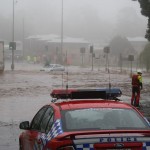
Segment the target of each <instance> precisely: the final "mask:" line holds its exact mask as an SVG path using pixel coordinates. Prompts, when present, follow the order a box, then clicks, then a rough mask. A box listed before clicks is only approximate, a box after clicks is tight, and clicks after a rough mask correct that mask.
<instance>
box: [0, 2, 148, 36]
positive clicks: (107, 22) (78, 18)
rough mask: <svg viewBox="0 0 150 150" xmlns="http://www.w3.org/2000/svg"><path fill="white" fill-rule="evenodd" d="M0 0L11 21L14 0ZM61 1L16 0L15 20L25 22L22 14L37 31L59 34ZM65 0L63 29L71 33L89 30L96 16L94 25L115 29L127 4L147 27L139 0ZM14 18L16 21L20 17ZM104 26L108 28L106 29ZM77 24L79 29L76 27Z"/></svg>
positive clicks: (144, 26) (2, 12) (1, 7)
mask: <svg viewBox="0 0 150 150" xmlns="http://www.w3.org/2000/svg"><path fill="white" fill-rule="evenodd" d="M0 2H1V5H0V15H2V16H4V17H7V18H9V20H10V21H11V20H12V4H13V0H0ZM61 2H62V0H17V3H16V4H15V18H17V19H16V20H18V22H19V19H20V22H22V19H21V18H24V19H25V24H26V27H27V26H29V24H31V25H32V26H33V28H34V30H35V31H34V33H37V34H39V33H40V34H42V33H44V34H45V33H47V34H49V33H51V32H52V31H53V32H54V33H56V32H57V33H56V34H59V33H60V24H61V4H62V3H61ZM63 2H64V3H63V4H64V33H71V31H73V30H74V32H80V31H77V30H79V28H81V29H82V30H86V29H84V27H85V26H90V21H91V22H92V21H93V22H92V23H93V25H95V24H97V22H96V19H98V21H99V23H98V24H97V25H95V26H93V28H98V27H99V26H101V27H102V30H103V31H104V30H107V29H106V28H110V27H111V28H112V30H114V28H115V26H116V24H117V23H118V22H117V21H118V17H119V12H120V10H122V9H124V8H127V7H130V9H131V8H132V9H133V10H135V12H136V14H138V17H140V18H141V20H140V22H141V28H143V29H145V31H146V25H147V18H146V17H144V16H142V15H141V13H140V11H141V9H140V5H139V3H138V2H133V1H132V0H63ZM125 13H126V12H125ZM84 14H86V15H84ZM127 17H128V16H127ZM18 18H19V19H18ZM82 18H83V19H84V20H83V22H82ZM89 18H90V19H89ZM91 18H93V19H91ZM88 19H89V20H88ZM131 19H132V18H131ZM87 20H88V21H87ZM94 21H95V22H94ZM15 22H16V24H17V21H15ZM92 23H91V24H92ZM18 24H19V23H18ZM20 24H21V23H20ZM75 24H77V25H75ZM105 26H106V28H105V29H104V27H105ZM76 27H77V29H75V28H76ZM28 28H31V27H28ZM91 28H92V25H91ZM87 29H88V28H87ZM66 31H67V32H66ZM143 31H144V30H143ZM83 32H86V31H83ZM91 32H92V31H91ZM95 32H96V31H95ZM107 32H112V31H107ZM32 34H33V33H32ZM93 34H94V33H93ZM100 34H101V32H100ZM103 34H104V33H103ZM110 34H111V33H110ZM84 35H85V33H84ZM76 36H78V34H76ZM143 36H144V32H143Z"/></svg>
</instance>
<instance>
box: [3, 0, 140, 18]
mask: <svg viewBox="0 0 150 150" xmlns="http://www.w3.org/2000/svg"><path fill="white" fill-rule="evenodd" d="M16 1H17V4H16V5H15V9H16V10H18V9H23V10H25V11H30V12H32V13H34V12H36V11H40V12H41V11H44V12H45V11H47V12H49V11H50V9H51V8H55V10H56V13H59V12H60V9H61V2H62V0H16ZM0 2H1V5H0V13H1V14H3V15H5V16H7V15H10V13H11V12H12V3H13V0H0ZM63 2H64V3H63V4H64V14H65V12H66V13H68V12H70V13H72V11H75V10H76V11H78V10H81V9H82V8H83V7H94V8H95V9H96V10H98V12H99V14H100V15H101V16H103V17H105V18H106V19H107V18H113V19H115V17H116V15H117V13H118V11H119V10H120V9H122V8H124V7H129V6H130V7H133V8H134V9H135V10H136V12H137V13H138V14H139V15H140V6H139V3H138V2H133V1H132V0H63ZM48 10H49V11H48Z"/></svg>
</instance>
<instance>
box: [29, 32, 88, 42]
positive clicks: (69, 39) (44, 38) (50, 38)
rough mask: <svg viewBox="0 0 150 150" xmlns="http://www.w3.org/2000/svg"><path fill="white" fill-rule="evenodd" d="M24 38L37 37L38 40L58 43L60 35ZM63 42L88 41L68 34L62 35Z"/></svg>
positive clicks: (30, 37)
mask: <svg viewBox="0 0 150 150" xmlns="http://www.w3.org/2000/svg"><path fill="white" fill-rule="evenodd" d="M26 39H37V40H40V41H46V42H48V43H60V42H61V37H60V36H58V35H55V34H47V35H32V36H29V37H27V38H26ZM63 42H64V43H84V44H85V43H86V44H88V43H89V42H88V41H86V40H84V39H83V38H73V37H68V36H64V37H63Z"/></svg>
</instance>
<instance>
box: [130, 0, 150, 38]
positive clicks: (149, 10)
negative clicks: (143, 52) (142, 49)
mask: <svg viewBox="0 0 150 150" xmlns="http://www.w3.org/2000/svg"><path fill="white" fill-rule="evenodd" d="M132 1H136V0H132ZM138 2H139V3H140V7H141V14H142V15H144V16H146V17H148V24H147V30H146V34H145V38H147V39H148V40H149V41H150V1H149V0H138Z"/></svg>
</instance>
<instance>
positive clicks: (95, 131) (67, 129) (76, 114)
mask: <svg viewBox="0 0 150 150" xmlns="http://www.w3.org/2000/svg"><path fill="white" fill-rule="evenodd" d="M120 95H121V91H120V89H55V90H53V91H52V93H51V96H52V97H53V99H52V102H51V103H50V104H48V105H45V106H43V107H42V108H41V109H40V110H39V111H38V112H37V114H36V115H35V116H34V118H33V120H32V121H31V123H29V121H24V122H22V123H20V129H24V132H22V133H21V135H20V137H19V145H20V150H116V149H117V150H148V149H150V124H149V122H148V121H147V119H146V118H145V117H144V116H143V115H142V114H141V113H140V112H139V111H138V110H137V109H136V108H135V107H133V106H131V105H129V104H126V103H124V102H121V101H120V100H119V99H118V97H119V96H120ZM110 99H111V100H110Z"/></svg>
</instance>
